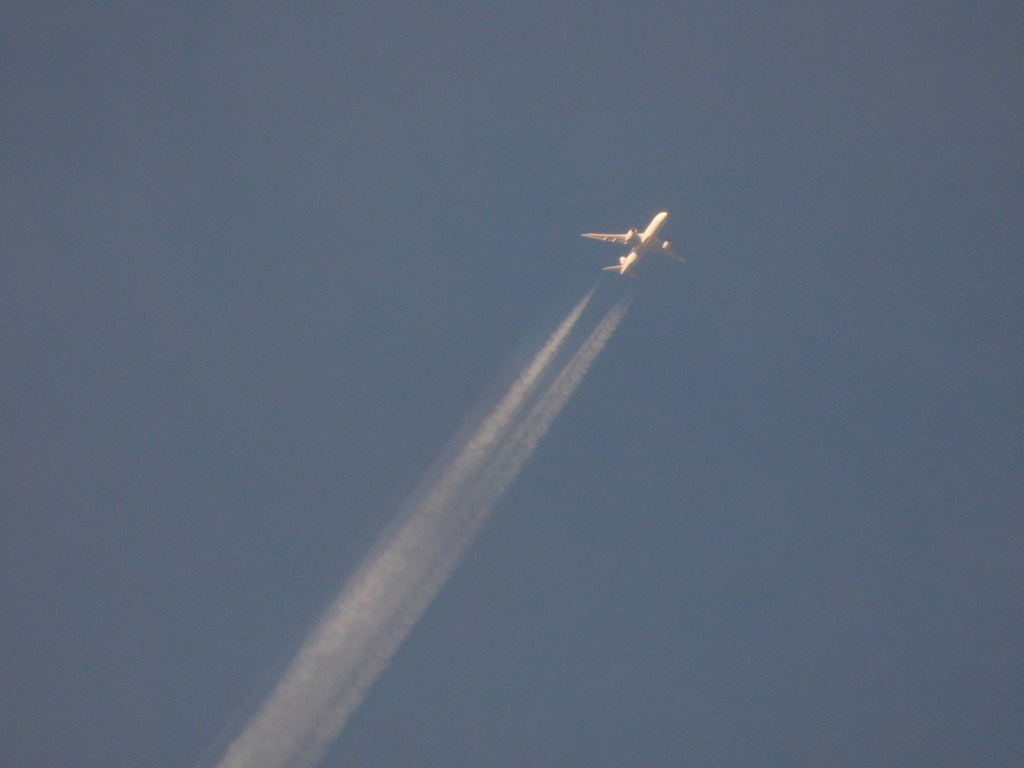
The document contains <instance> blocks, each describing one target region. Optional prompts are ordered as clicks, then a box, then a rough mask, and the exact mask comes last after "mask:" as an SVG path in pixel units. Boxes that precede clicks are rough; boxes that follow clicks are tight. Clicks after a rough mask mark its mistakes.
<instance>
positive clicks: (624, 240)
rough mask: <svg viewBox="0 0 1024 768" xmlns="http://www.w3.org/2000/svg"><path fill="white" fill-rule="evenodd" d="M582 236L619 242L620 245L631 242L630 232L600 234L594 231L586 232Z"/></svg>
mask: <svg viewBox="0 0 1024 768" xmlns="http://www.w3.org/2000/svg"><path fill="white" fill-rule="evenodd" d="M582 237H589V238H592V239H594V240H604V241H605V242H606V243H618V244H619V245H627V244H628V243H629V234H625V235H598V234H595V233H593V232H584V233H583V235H582Z"/></svg>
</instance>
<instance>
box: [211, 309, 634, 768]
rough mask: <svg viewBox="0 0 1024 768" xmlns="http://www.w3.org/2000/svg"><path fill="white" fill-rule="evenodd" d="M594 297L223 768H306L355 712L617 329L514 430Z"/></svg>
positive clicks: (325, 630) (327, 620)
mask: <svg viewBox="0 0 1024 768" xmlns="http://www.w3.org/2000/svg"><path fill="white" fill-rule="evenodd" d="M592 294H593V290H592V291H591V292H590V293H588V294H587V295H586V296H585V297H584V298H583V299H582V300H581V301H580V302H579V303H578V304H577V305H576V307H575V308H574V309H573V310H572V312H570V313H569V315H568V316H567V317H566V318H565V320H563V321H562V323H561V324H560V325H559V327H558V329H557V330H556V331H555V333H554V334H552V336H551V338H550V339H549V340H548V341H547V343H546V344H545V345H544V347H543V348H542V349H541V351H540V352H538V353H537V355H536V356H535V357H534V358H533V360H531V362H530V363H529V365H528V366H527V367H526V369H525V370H524V371H523V373H522V374H521V375H520V376H519V378H518V379H516V381H515V382H514V383H513V385H512V387H511V388H510V389H509V391H508V393H507V394H506V395H505V396H504V397H503V398H502V400H501V401H500V402H499V403H498V405H497V406H496V407H495V408H494V410H493V411H492V412H491V413H490V414H489V415H488V416H487V417H486V418H485V419H484V421H483V423H482V424H481V426H480V428H479V429H478V430H477V431H476V432H475V434H474V435H473V436H472V438H471V439H470V440H469V442H468V443H467V444H466V446H465V447H464V448H463V449H462V450H461V451H460V452H459V453H458V455H457V456H456V458H455V459H454V460H453V461H452V462H451V464H450V465H449V466H448V468H447V469H446V470H445V471H444V472H442V473H441V475H440V477H439V479H438V480H437V481H436V482H435V483H434V484H433V485H432V486H431V487H430V488H429V490H428V491H427V492H426V493H425V494H424V495H423V497H422V499H418V500H414V501H412V502H410V503H409V504H408V505H407V511H406V512H405V514H404V516H403V517H402V522H401V523H400V525H398V527H397V528H393V529H391V530H390V532H389V533H386V534H385V537H384V540H382V541H381V542H379V543H378V545H377V546H375V547H374V549H373V550H372V551H371V553H370V555H369V556H368V557H367V559H366V561H364V563H363V564H362V566H360V568H359V570H357V571H356V573H355V574H354V575H353V576H352V577H351V579H349V581H348V583H347V584H346V586H345V588H344V590H343V591H342V593H341V595H340V596H339V597H338V598H337V599H336V600H335V602H334V603H333V604H332V605H331V606H330V607H329V608H328V610H327V613H326V615H325V616H324V618H323V619H322V620H321V621H320V623H319V624H318V625H317V626H316V627H315V628H314V630H313V632H312V633H311V635H310V636H309V637H308V638H307V639H306V641H305V642H304V643H303V645H302V647H301V648H300V649H299V651H298V653H297V655H296V657H295V658H294V659H293V660H292V662H291V664H290V665H289V666H288V668H287V669H286V670H285V672H284V675H283V676H282V678H281V680H280V681H279V682H278V684H277V685H276V686H275V688H274V689H273V691H272V692H271V693H270V695H269V696H268V697H267V698H266V700H265V701H264V702H263V703H262V704H261V705H260V708H259V709H258V710H257V712H256V713H255V714H254V715H253V717H252V719H251V720H250V721H249V722H248V723H247V724H246V726H245V728H244V729H243V730H242V732H241V733H240V734H239V735H238V737H237V738H236V739H235V740H234V741H233V742H231V743H230V744H229V746H228V748H227V750H226V751H225V753H224V756H223V757H222V759H221V761H220V762H219V763H218V764H217V768H309V767H310V766H313V765H315V764H316V763H318V762H319V761H320V760H321V759H322V758H323V755H324V753H325V752H326V750H327V748H328V747H329V746H330V744H331V742H332V741H333V740H334V739H335V738H336V737H337V735H338V734H339V733H340V732H341V729H342V728H343V727H344V725H345V722H346V721H347V719H348V718H349V716H350V715H351V714H352V713H353V712H354V711H355V710H356V708H358V706H359V704H360V703H361V702H362V700H363V698H364V696H365V695H366V692H367V690H368V689H369V687H370V685H371V684H372V683H373V681H374V680H375V679H376V678H377V676H378V675H379V674H380V673H381V672H382V671H383V670H384V669H385V668H386V667H387V665H388V663H389V662H390V660H391V658H392V656H394V654H395V652H396V651H397V650H398V647H399V646H400V645H401V643H402V641H403V640H404V639H405V637H406V636H407V635H408V633H409V631H410V630H411V629H412V627H413V625H414V624H415V623H416V621H417V620H418V619H419V618H420V616H421V615H422V614H423V612H424V611H425V610H426V608H427V606H428V605H429V604H430V602H431V601H432V600H433V599H434V597H435V596H436V594H437V592H438V590H440V588H441V586H442V585H443V584H444V582H445V581H446V580H447V579H448V576H449V575H450V574H451V571H452V570H453V569H454V567H455V565H456V563H457V562H458V560H459V558H460V557H461V555H462V553H463V552H464V550H465V548H466V547H467V546H468V545H469V543H470V542H471V541H472V539H473V536H474V535H475V533H476V531H477V530H478V529H479V527H480V526H481V525H482V524H483V522H484V520H486V517H487V514H488V512H489V511H490V510H491V509H492V508H493V506H494V504H495V503H496V502H497V500H498V499H499V498H500V496H501V495H502V494H503V493H504V491H505V490H506V489H507V487H508V486H509V484H510V483H511V482H512V481H513V480H514V479H515V476H516V475H517V474H518V473H519V471H520V469H521V468H522V466H523V464H524V463H525V462H526V460H527V459H528V458H529V455H530V453H532V451H533V449H534V448H535V447H536V446H537V444H538V442H539V441H540V439H541V438H542V437H543V436H544V434H545V433H546V432H547V430H548V427H549V426H550V424H551V422H552V421H553V419H554V418H555V416H557V414H558V412H559V411H560V410H561V409H562V407H563V406H564V405H565V403H566V402H567V401H568V399H569V398H570V397H571V395H572V393H573V391H574V390H575V388H576V386H577V385H578V384H579V382H580V381H581V380H582V378H583V376H584V374H585V373H586V371H587V369H588V368H589V366H590V364H591V363H592V362H593V360H594V359H595V358H596V357H597V355H598V354H599V353H600V351H601V349H602V348H603V347H604V345H605V343H607V341H608V339H609V338H610V337H611V334H612V333H613V332H614V330H615V328H616V327H617V325H618V323H619V322H620V321H621V319H622V317H623V315H624V313H625V311H626V308H627V303H625V302H624V301H620V302H619V303H618V304H616V305H615V306H614V307H613V308H612V309H611V310H610V311H609V313H608V314H607V315H606V316H605V318H604V319H603V320H602V321H601V323H600V324H599V325H598V326H597V328H596V329H595V330H594V331H593V332H592V333H591V334H590V336H589V337H588V338H587V340H586V341H585V342H584V343H583V345H582V346H581V347H580V349H579V350H578V351H577V352H576V353H575V354H574V355H573V356H572V357H571V358H570V360H569V362H568V363H567V364H566V365H565V367H564V368H563V369H562V371H561V372H560V373H559V374H558V375H557V376H556V378H555V379H554V381H553V382H552V383H551V385H550V386H549V387H548V389H547V390H545V391H544V392H543V393H542V394H541V395H540V396H539V397H538V398H537V402H536V403H535V404H534V406H533V407H532V408H531V409H530V410H529V411H528V412H527V413H526V415H525V416H523V417H522V418H521V419H519V420H518V423H517V418H519V416H520V413H521V411H522V410H523V408H524V406H525V405H526V403H527V402H528V401H529V399H530V397H531V395H532V394H533V393H534V391H535V389H536V388H537V386H538V384H539V383H540V382H541V381H542V380H543V377H544V374H545V373H546V372H547V371H548V369H549V368H550V366H551V364H552V362H553V361H554V359H555V357H556V355H557V353H558V351H559V349H560V348H561V347H562V345H563V344H564V343H565V341H566V339H567V338H568V337H569V334H570V333H571V331H572V329H573V327H574V326H575V325H576V323H577V321H578V320H579V317H580V315H581V314H582V313H583V310H584V309H585V308H586V306H587V304H588V302H589V301H590V297H591V296H592Z"/></svg>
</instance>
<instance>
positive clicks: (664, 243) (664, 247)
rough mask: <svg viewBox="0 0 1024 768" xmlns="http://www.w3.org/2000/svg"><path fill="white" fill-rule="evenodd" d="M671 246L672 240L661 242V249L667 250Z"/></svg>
mask: <svg viewBox="0 0 1024 768" xmlns="http://www.w3.org/2000/svg"><path fill="white" fill-rule="evenodd" d="M671 247H672V241H671V240H666V241H665V242H663V243H662V244H661V250H663V251H667V250H668V249H669V248H671Z"/></svg>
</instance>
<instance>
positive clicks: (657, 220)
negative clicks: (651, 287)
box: [619, 211, 668, 275]
mask: <svg viewBox="0 0 1024 768" xmlns="http://www.w3.org/2000/svg"><path fill="white" fill-rule="evenodd" d="M666 219H668V211H662V212H661V213H659V214H658V215H657V216H655V217H654V218H653V219H651V223H650V224H648V225H647V229H645V230H644V231H643V232H638V233H637V235H636V237H637V238H638V239H639V242H638V243H637V244H636V245H634V246H633V247H632V248H631V249H630V251H629V253H627V254H626V255H625V256H623V257H622V258H621V259H619V263H620V264H621V265H622V266H621V268H620V269H619V274H622V275H624V274H626V271H627V270H628V269H629V268H630V267H632V266H633V265H634V264H636V263H637V262H638V261H640V257H641V256H643V255H644V254H645V253H647V251H648V250H650V247H651V243H652V242H654V241H655V238H656V237H657V235H658V230H659V229H661V226H662V224H664V223H665V220H666Z"/></svg>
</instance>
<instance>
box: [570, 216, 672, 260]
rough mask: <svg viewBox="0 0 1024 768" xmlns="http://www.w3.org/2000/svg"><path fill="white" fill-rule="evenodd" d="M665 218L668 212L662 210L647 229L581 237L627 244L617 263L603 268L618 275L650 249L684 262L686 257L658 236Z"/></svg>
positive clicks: (587, 234) (591, 234) (585, 234)
mask: <svg viewBox="0 0 1024 768" xmlns="http://www.w3.org/2000/svg"><path fill="white" fill-rule="evenodd" d="M667 218H668V212H667V211H662V212H661V213H659V214H658V215H657V216H655V217H654V218H653V219H651V223H650V224H648V225H647V229H645V230H644V231H643V232H637V231H636V230H635V229H631V230H629V232H627V233H626V234H624V235H598V234H594V233H592V232H586V233H584V234H583V237H590V238H593V239H594V240H604V241H605V242H608V243H619V244H620V245H628V246H629V253H627V254H626V255H625V256H620V257H619V263H618V264H614V265H612V266H610V267H605V269H608V270H612V271H613V272H618V273H619V274H620V275H624V274H626V272H627V271H628V270H629V269H631V268H632V267H633V265H634V264H636V263H637V262H638V261H640V258H641V257H642V256H643V255H644V254H646V253H648V252H650V251H657V252H659V253H663V254H665V255H666V256H670V257H671V258H673V259H677V260H679V261H682V262H685V261H686V259H684V258H683V257H682V256H680V255H679V254H678V253H675V252H674V251H673V250H672V248H671V243H670V241H668V240H661V239H660V238H659V237H658V230H659V229H661V225H662V224H664V223H665V220H666V219H667Z"/></svg>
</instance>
